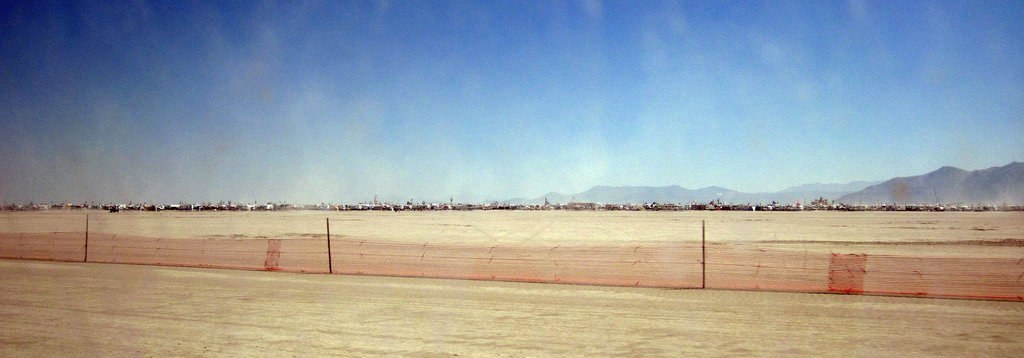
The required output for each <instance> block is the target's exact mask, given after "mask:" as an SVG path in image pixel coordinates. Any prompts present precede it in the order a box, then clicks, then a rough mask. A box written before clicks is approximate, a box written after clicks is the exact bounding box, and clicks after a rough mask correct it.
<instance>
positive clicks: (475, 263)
mask: <svg viewBox="0 0 1024 358" xmlns="http://www.w3.org/2000/svg"><path fill="white" fill-rule="evenodd" d="M85 247H86V245H85V233H84V232H56V233H0V258H12V259H35V260H57V261H83V260H84V259H85V256H86V255H85V254H86V252H85ZM327 252H328V248H327V242H326V240H324V239H319V238H315V239H231V238H191V239H181V238H152V237H138V236H124V235H114V234H103V233H93V232H90V233H89V238H88V261H89V262H106V263H129V264H152V265H171V266H193V267H217V268H232V269H248V270H272V271H278V270H280V271H289V272H321V273H326V272H328V267H329V266H328V254H327ZM331 256H332V257H331V260H332V261H331V263H332V265H333V269H334V273H343V274H362V275H388V276H408V277H434V278H459V279H478V280H502V281H524V282H548V283H575V284H592V285H615V286H645V287H666V288H699V287H701V283H702V281H701V280H702V274H703V275H705V276H704V277H705V278H706V287H707V288H714V289H744V290H773V291H794V292H832V293H851V294H881V295H913V296H928V297H951V298H970V299H994V300H1017V301H1021V300H1024V259H1007V258H949V257H904V256H889V255H863V254H859V255H858V254H833V253H821V252H807V251H792V250H781V249H768V248H760V247H757V246H754V245H744V244H736V243H731V244H727V243H710V244H708V245H707V246H706V268H705V271H704V272H702V271H701V262H700V258H701V246H700V243H681V244H677V245H603V246H598V245H595V246H586V245H576V246H547V247H544V246H515V245H493V246H487V245H469V244H466V245H460V244H448V243H445V244H435V243H430V242H425V243H407V242H385V241H362V240H352V239H349V238H346V239H345V240H334V241H333V242H332V247H331Z"/></svg>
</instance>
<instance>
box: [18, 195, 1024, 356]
mask: <svg viewBox="0 0 1024 358" xmlns="http://www.w3.org/2000/svg"><path fill="white" fill-rule="evenodd" d="M86 215H89V229H88V230H89V232H90V236H91V237H92V240H95V242H97V243H98V244H94V245H103V241H102V240H104V239H103V238H104V237H105V236H104V235H107V236H106V237H113V238H114V239H116V238H121V239H122V240H133V239H138V240H147V238H148V239H154V238H159V240H162V241H160V242H175V241H176V240H177V241H180V242H194V241H195V240H203V242H209V241H210V240H213V241H216V242H221V241H231V242H238V243H239V244H242V245H243V246H242V247H253V248H254V250H256V251H258V252H256V253H255V255H253V257H254V258H253V260H255V261H258V263H257V265H256V266H255V267H252V268H251V269H253V270H260V269H262V265H263V264H264V263H265V262H266V258H267V257H268V256H269V254H268V253H267V252H265V251H266V250H267V242H273V241H276V240H280V242H281V244H280V245H282V246H281V248H282V249H281V252H280V260H281V265H282V267H287V266H286V265H287V263H288V261H286V258H287V257H288V250H287V249H288V248H289V246H288V244H289V243H295V244H296V245H300V246H294V248H296V250H298V251H302V252H307V251H305V250H309V251H308V252H309V254H308V256H300V258H301V259H296V260H297V261H302V265H308V266H309V267H310V270H309V271H311V272H326V271H327V270H326V269H323V268H320V267H321V266H324V265H325V264H326V261H327V260H326V252H322V253H321V251H319V250H323V251H326V247H324V246H325V245H324V243H325V240H326V236H327V235H326V224H327V220H328V219H329V220H330V225H331V229H330V233H331V238H332V240H335V243H333V244H332V246H333V248H334V249H335V251H334V252H332V257H333V258H334V264H335V265H337V266H335V267H334V272H335V273H348V272H347V271H346V270H356V269H361V270H382V271H379V272H377V271H370V272H369V273H368V272H360V273H359V274H356V275H339V274H335V275H324V274H310V273H288V272H265V271H262V272H261V271H246V270H223V269H214V268H187V267H160V266H149V265H118V264H103V263H92V261H91V260H92V259H90V263H80V262H79V263H75V262H44V261H24V260H6V259H5V260H3V261H2V262H0V270H2V272H3V278H2V279H3V281H4V282H3V284H4V285H5V287H9V288H13V289H7V290H4V293H3V294H2V296H0V297H2V301H0V302H2V305H0V313H2V314H3V315H4V317H5V320H4V321H5V325H6V326H7V328H8V329H6V330H4V332H5V333H3V334H2V335H0V340H2V342H4V344H3V348H2V350H3V352H4V354H5V355H8V354H12V355H39V354H42V355H51V354H58V353H69V352H71V353H79V354H83V355H97V354H98V355H120V356H137V355H166V354H172V353H174V354H178V353H180V354H185V355H240V354H241V355H249V354H253V355H270V356H280V355H332V354H333V355H342V356H351V355H368V354H371V355H372V354H385V355H399V356H456V355H458V356H564V355H574V354H598V355H627V356H678V355H679V354H687V353H690V354H709V355H735V354H768V355H826V356H840V355H841V356H848V355H859V356H877V355H943V354H968V355H985V356H1012V355H1014V354H1016V352H1019V351H1021V350H1022V349H1024V346H1022V343H1021V342H1024V336H1022V334H1021V333H1020V332H1021V331H1020V328H1021V322H1024V306H1022V304H1021V302H1001V301H991V300H965V299H935V298H917V297H883V296H866V295H846V294H826V295H822V294H808V293H790V292H764V291H758V290H759V289H762V290H763V289H765V288H766V287H773V286H770V285H773V284H775V285H796V286H793V287H794V288H795V289H798V290H801V288H807V287H810V288H815V289H816V288H818V287H820V288H823V289H827V288H830V287H831V286H830V285H832V284H833V282H831V281H830V275H831V274H834V272H830V270H834V267H835V265H836V262H835V261H833V262H832V263H831V266H830V262H829V257H830V255H832V254H858V255H859V254H866V257H867V261H866V262H867V265H866V266H865V267H866V268H867V272H868V273H867V275H866V276H864V277H861V279H862V281H861V282H860V284H861V285H863V288H864V289H865V290H869V289H871V288H872V287H881V286H880V285H884V284H885V282H881V281H893V280H898V279H903V276H893V275H894V274H893V275H890V276H872V272H874V271H872V270H873V266H872V265H873V264H872V262H873V261H872V260H873V257H875V256H885V257H903V258H910V260H913V261H914V262H920V261H928V260H939V261H936V262H942V263H944V265H948V266H941V267H939V273H942V270H948V271H949V272H952V273H957V272H971V271H969V270H968V271H963V270H964V269H963V268H962V267H958V266H957V265H956V263H957V262H960V261H948V260H951V259H952V260H957V259H970V260H985V261H982V262H990V261H991V262H1005V263H1008V265H1009V266H1000V267H1001V268H1002V269H1009V270H1015V269H1017V268H1016V266H1014V263H1015V262H1017V261H1019V260H1021V258H1024V247H1022V245H1021V238H1022V237H1024V217H1022V215H1021V213H1013V212H1011V213H819V212H798V213H736V212H729V213H723V212H681V213H653V212H638V213H633V212H630V213H621V212H583V213H579V212H442V213H436V212H433V213H337V212H315V211H313V212H309V211H296V212H272V213H231V212H228V213H224V212H214V213H166V212H164V213H118V214H110V213H103V212H98V211H92V212H89V211H46V212H19V213H0V233H4V235H6V236H5V237H8V238H9V237H11V236H12V233H22V234H23V235H33V234H38V235H46V234H47V233H51V234H52V233H79V232H83V231H84V230H85V216H86ZM701 221H704V224H705V231H704V232H705V239H706V241H707V243H708V244H707V249H708V253H709V256H708V258H707V260H708V265H709V269H708V272H707V279H708V280H709V287H710V288H715V289H709V290H700V289H664V288H644V287H608V286H593V285H579V284H548V283H530V282H496V281H491V280H490V279H489V278H481V277H471V276H460V275H470V274H478V273H480V272H484V271H487V272H494V273H496V275H495V276H500V275H503V274H504V275H509V277H507V278H511V279H510V280H512V281H516V278H517V277H524V276H522V275H525V274H529V275H534V276H536V277H539V278H545V277H547V276H546V275H551V274H554V275H559V274H560V275H563V277H567V278H565V279H566V280H568V282H569V283H573V282H574V281H572V279H573V278H577V279H580V280H584V281H582V282H585V279H587V278H593V277H597V278H599V279H602V280H613V281H614V280H621V281H624V280H632V279H634V278H637V280H644V279H646V280H648V281H644V282H661V281H654V279H658V280H668V281H664V282H683V283H684V284H686V285H691V284H694V285H695V284H698V283H699V282H700V281H699V279H700V271H699V259H700V257H699V256H696V255H699V252H700V251H699V249H700V241H701ZM76 235H77V234H76ZM76 240H77V239H76ZM111 240H113V239H111ZM109 242H110V243H113V242H114V241H109ZM118 242H122V241H118ZM249 243H259V244H257V245H251V246H244V245H248V244H249ZM360 244H362V246H360ZM301 245H309V246H308V247H306V246H301ZM373 245H377V246H373ZM437 247H440V248H443V249H440V250H439V249H436V248H437ZM595 247H596V248H599V249H600V250H598V251H595V250H594V248H595ZM501 248H511V249H506V251H504V252H505V254H509V255H525V256H529V255H533V257H538V256H536V255H541V254H540V252H546V253H544V254H543V255H555V253H558V252H559V250H563V249H565V248H583V249H581V250H580V251H576V252H573V251H567V253H560V254H559V255H573V254H580V255H584V256H585V255H591V256H592V257H598V258H600V259H601V260H607V261H601V262H598V263H593V262H591V261H586V260H577V261H578V262H584V264H573V263H572V262H574V261H573V260H571V259H570V258H569V257H566V256H561V257H560V258H559V259H563V258H564V259H566V260H568V262H569V263H561V264H560V265H562V266H559V267H558V268H557V269H556V270H553V271H546V270H548V269H547V268H544V267H541V268H538V267H537V266H536V265H535V264H531V263H529V262H530V261H524V262H527V264H517V263H515V262H517V261H509V262H511V263H506V264H499V263H497V262H498V261H499V260H497V259H495V255H497V254H495V252H496V251H499V250H500V249H501ZM524 248H543V250H533V251H530V250H527V249H524ZM619 248H627V249H628V250H624V251H622V252H619V251H614V250H617V249H619ZM648 248H649V249H648ZM695 248H696V249H695ZM552 249H554V250H552ZM665 249H671V250H678V253H673V254H671V255H670V256H668V257H667V256H664V254H662V253H660V252H659V250H665ZM92 250H95V251H92ZM360 250H362V251H360ZM374 250H376V251H374ZM395 250H399V251H400V250H415V251H412V252H411V253H412V255H405V254H400V255H398V254H394V252H395ZM474 250H477V251H474ZM516 250H519V251H516ZM523 250H526V251H523ZM644 250H650V251H644ZM716 250H717V251H716ZM488 251H489V252H488ZM118 252H121V254H120V255H125V254H126V253H133V254H137V255H142V256H139V257H150V256H145V255H149V254H145V255H143V251H116V250H113V249H111V250H109V251H103V249H102V248H96V249H90V255H91V256H95V257H96V259H97V260H104V257H105V256H103V255H108V256H106V258H108V259H112V260H113V259H116V258H117V257H116V256H117V255H118ZM460 252H461V253H462V254H459V253H460ZM467 252H468V254H467ZM595 252H596V253H597V254H595ZM766 252H767V253H775V252H783V253H788V254H791V255H792V256H781V257H782V259H780V260H779V262H777V263H772V262H769V261H768V260H767V259H765V258H766V257H769V256H765V254H764V253H766ZM747 253H753V255H755V256H751V257H749V258H748V259H750V260H753V261H758V260H762V261H763V262H744V257H745V256H743V255H745V254H747ZM360 254H362V255H363V256H365V257H364V258H363V260H365V261H359V260H358V259H356V257H357V256H359V255H360ZM374 255H376V256H374ZM419 255H423V256H419ZM431 255H434V261H431ZM453 255H454V256H453ZM459 255H463V256H459ZM474 255H481V256H480V257H476V256H474ZM486 255H490V256H486ZM595 255H596V256H595ZM628 255H636V257H639V258H640V259H639V260H638V261H640V263H636V262H626V261H629V260H631V259H632V258H633V256H628ZM716 255H717V256H716ZM758 255H760V256H758ZM234 256H236V257H237V256H245V255H243V254H236V255H234ZM167 257H176V256H164V257H162V258H163V259H166V258H167ZM210 257H212V256H210ZM374 257H376V258H374ZM407 257H411V258H407ZM446 257H447V258H446ZM452 257H454V258H452ZM544 257H545V260H546V259H547V258H549V257H551V256H544ZM852 257H859V256H852ZM306 258H308V260H307V259H306ZM385 258H386V259H385ZM501 258H502V257H498V259H501ZM485 259H486V261H490V262H489V264H490V265H492V266H493V267H492V266H487V265H485V264H484V261H485ZM310 260H313V261H310ZM644 260H646V261H644ZM659 260H661V261H659ZM715 260H718V261H717V264H715V263H716V261H715ZM800 260H803V261H802V262H801V261H800ZM833 260H835V259H833ZM114 262H116V260H114ZM461 262H470V264H462V263H461ZM894 262H897V263H899V262H902V261H894ZM970 262H977V261H970ZM910 264H912V263H907V265H910ZM573 265H575V266H573ZM588 265H589V266H588ZM609 265H611V266H610V267H614V268H615V269H608V267H609ZM615 265H618V266H615ZM645 265H646V266H645ZM302 267H306V266H302ZM637 267H643V269H642V270H641V269H638V268H637ZM773 267H774V269H775V271H772V270H773ZM874 267H878V266H874ZM399 268H401V269H402V270H407V271H401V270H399ZM898 269H899V268H898V267H895V268H894V267H889V268H885V270H888V271H887V272H896V271H898ZM316 270H320V271H316ZM389 270H390V271H389ZM396 270H398V271H396ZM409 270H412V271H409ZM415 270H419V271H415ZM488 270H489V271H488ZM531 270H532V271H531ZM659 270H660V271H659ZM958 270H959V271H958ZM285 271H287V270H285ZM427 271H429V272H434V273H436V272H454V276H453V277H455V278H472V279H473V280H465V279H437V278H408V277H389V276H391V275H398V276H418V275H417V274H416V273H422V272H427ZM633 271H637V272H633ZM640 271H643V272H640ZM1019 271H1020V272H1016V273H1013V272H1011V273H1009V274H1008V275H1004V276H1005V277H1008V278H1003V279H1005V280H1006V281H1005V282H1004V281H1000V283H999V284H998V285H995V286H996V288H997V289H998V290H997V291H998V292H1003V293H1004V294H1006V295H1015V294H1017V292H1019V291H1020V290H1021V283H1020V282H1019V280H1017V281H1014V280H1013V277H1012V276H1015V275H1019V274H1021V273H1024V266H1021V268H1020V270H1019ZM523 272H526V273H525V274H524V273H523ZM352 273H356V272H352ZM366 274H370V275H366ZM920 274H921V273H920V272H919V273H918V274H911V276H917V275H920ZM924 274H929V273H928V272H924ZM516 275H520V276H516ZM630 275H634V276H630ZM534 276H529V277H534ZM950 277H951V281H953V282H954V283H956V284H958V285H961V286H963V285H966V286H963V287H966V289H976V288H977V287H982V288H985V287H988V288H991V286H992V285H989V286H970V284H969V283H958V281H962V280H963V278H957V277H955V275H954V276H950ZM992 277H995V276H992ZM1000 277H1002V276H1000ZM497 279H501V277H497ZM673 280H675V281H673ZM910 280H914V278H913V277H911V278H910ZM972 280H973V279H972ZM527 281H530V280H527ZM537 281H539V282H548V281H550V280H547V279H543V280H537ZM833 281H834V280H833ZM615 282H618V281H614V282H613V284H614V283H615ZM629 282H630V283H631V282H632V281H629ZM907 282H910V283H912V284H914V285H919V286H920V285H921V283H920V282H918V281H907ZM922 282H923V281H922ZM936 282H939V281H928V282H927V285H926V286H922V287H923V288H922V287H914V289H916V290H922V289H948V288H944V287H942V286H941V285H939V284H938V283H936ZM730 285H731V286H730ZM766 285H768V286H766ZM623 286H628V284H624V285H623ZM787 287H788V286H787ZM958 287H959V286H958ZM783 288H785V287H783ZM731 289H740V291H735V290H731ZM999 290H1001V291H999ZM812 291H813V290H812ZM949 292H953V293H954V294H958V295H959V294H963V295H968V294H970V292H965V293H963V292H959V291H955V290H954V291H949ZM960 298H963V297H960ZM1011 301H1012V300H1011Z"/></svg>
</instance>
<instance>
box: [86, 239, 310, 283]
mask: <svg viewBox="0 0 1024 358" xmlns="http://www.w3.org/2000/svg"><path fill="white" fill-rule="evenodd" d="M89 262H106V263H125V264H147V265H168V266H194V267H217V268H231V269H245V270H271V271H286V272H322V273H326V272H327V244H326V242H325V241H324V240H321V239H287V240H284V239H222V238H206V239H177V238H152V237H140V236H123V235H113V234H95V233H90V234H89Z"/></svg>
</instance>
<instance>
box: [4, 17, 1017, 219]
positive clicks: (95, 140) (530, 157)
mask: <svg viewBox="0 0 1024 358" xmlns="http://www.w3.org/2000/svg"><path fill="white" fill-rule="evenodd" d="M1020 14H1024V3H1022V2H1020V1H1008V2H988V1H969V2H957V1H939V2H915V1H895V2H894V1H880V2H874V1H849V2H840V1H836V2H818V1H793V2H790V1H768V2H746V1H743V2H725V1H723V2H719V1H712V2H654V1H652V2H636V1H597V0H594V1H516V2H504V1H496V2H492V1H469V2H450V3H449V2H434V1H377V2H373V1H365V2H364V1H360V2H344V1H324V2H308V3H306V2H300V3H298V4H294V3H291V2H282V3H277V2H272V1H269V2H257V1H251V2H250V1H242V2H235V3H234V4H230V5H221V4H211V3H210V2H206V1H194V2H192V1H167V2H162V1H145V0H139V1H128V2H121V3H116V4H114V3H109V2H106V1H75V2H66V3H64V2H45V1H32V2H4V3H3V4H2V5H0V201H3V202H27V201H30V200H34V201H36V202H41V201H72V202H81V201H96V202H110V201H113V202H123V201H128V200H134V201H139V202H141V201H149V202H176V201H179V200H183V201H214V202H216V201H221V200H223V201H228V200H235V201H247V202H251V201H260V202H264V201H288V202H358V201H365V200H372V198H373V195H374V194H378V195H379V196H380V197H381V198H386V199H391V200H401V201H405V200H408V199H410V198H411V199H414V200H415V201H420V200H428V201H431V200H445V201H446V200H447V199H448V198H449V197H453V196H454V197H455V199H456V200H467V201H470V200H491V199H509V198H514V197H525V198H534V197H538V196H541V195H543V194H545V193H547V192H550V191H557V192H562V193H575V192H580V191H583V190H586V189H588V188H590V187H592V186H594V185H654V186H661V185H673V184H678V185H681V186H683V187H687V188H701V187H706V186H711V185H718V186H724V187H727V188H730V189H735V190H741V191H748V192H757V191H775V190H781V189H784V188H786V187H789V186H794V185H799V184H805V183H814V182H821V183H842V182H850V181H856V180H880V179H888V178H891V177H894V176H906V175H917V174H923V173H925V172H929V171H932V170H935V169H938V168H939V167H941V166H945V165H952V166H957V167H960V168H963V169H968V170H973V169H982V168H987V167H991V166H1001V165H1005V164H1007V163H1009V162H1012V161H1022V160H1024V135H1022V134H1024V60H1021V59H1022V58H1024V21H1022V20H1021V19H1020Z"/></svg>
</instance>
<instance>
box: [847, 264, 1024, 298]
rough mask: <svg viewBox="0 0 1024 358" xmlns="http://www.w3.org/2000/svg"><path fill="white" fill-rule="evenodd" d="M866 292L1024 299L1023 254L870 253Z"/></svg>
mask: <svg viewBox="0 0 1024 358" xmlns="http://www.w3.org/2000/svg"><path fill="white" fill-rule="evenodd" d="M865 270H866V272H865V275H864V292H865V293H873V294H882V295H916V296H930V297H957V298H977V299H1011V300H1024V258H1022V259H1009V258H962V257H903V256H888V255H868V257H867V265H866V268H865Z"/></svg>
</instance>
